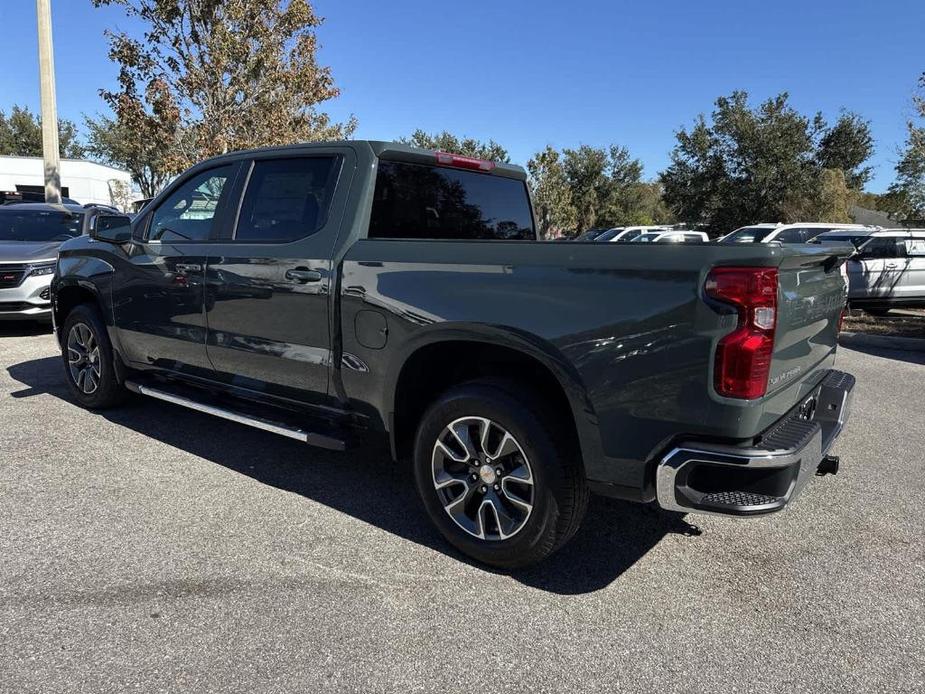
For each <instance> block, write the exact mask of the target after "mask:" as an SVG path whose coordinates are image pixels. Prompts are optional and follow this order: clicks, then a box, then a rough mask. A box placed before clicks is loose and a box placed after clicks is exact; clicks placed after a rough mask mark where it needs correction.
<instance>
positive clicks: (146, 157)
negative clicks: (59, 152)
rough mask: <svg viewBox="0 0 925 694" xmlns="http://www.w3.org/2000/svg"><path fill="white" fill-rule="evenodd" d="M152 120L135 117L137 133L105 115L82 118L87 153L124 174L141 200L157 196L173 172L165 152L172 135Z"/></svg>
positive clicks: (123, 122)
mask: <svg viewBox="0 0 925 694" xmlns="http://www.w3.org/2000/svg"><path fill="white" fill-rule="evenodd" d="M154 120H155V118H154V117H151V118H147V117H142V115H141V114H136V118H135V119H134V121H133V122H135V123H138V124H139V125H140V127H141V130H131V129H129V128H128V127H127V126H126V125H125V121H119V120H117V119H115V118H111V117H109V116H99V117H97V118H87V119H86V125H87V152H88V153H89V154H90V156H92V157H93V158H94V159H96V160H98V161H100V162H102V163H104V164H109V165H110V166H115V167H118V168H121V169H125V170H126V171H128V172H129V173H130V174H131V175H132V179H133V180H134V181H135V182H136V183H137V184H138V187H139V188H140V189H141V196H142V197H143V198H153V197H154V196H155V195H157V194H158V192H160V190H161V188H163V187H164V186H165V185H166V184H167V182H168V181H169V180H170V179H171V177H172V176H173V174H174V173H175V172H176V171H177V164H176V160H175V159H173V158H171V155H170V149H169V147H170V146H171V145H172V143H173V134H172V133H171V132H170V131H169V129H168V128H165V127H163V126H162V124H160V123H156V122H154ZM140 133H146V134H147V135H146V136H145V135H140Z"/></svg>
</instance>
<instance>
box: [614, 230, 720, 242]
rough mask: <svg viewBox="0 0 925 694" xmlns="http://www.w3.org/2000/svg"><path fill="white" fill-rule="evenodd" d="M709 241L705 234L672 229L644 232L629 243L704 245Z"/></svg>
mask: <svg viewBox="0 0 925 694" xmlns="http://www.w3.org/2000/svg"><path fill="white" fill-rule="evenodd" d="M709 240H710V237H709V236H707V234H706V233H705V232H702V231H689V230H687V229H673V230H671V231H644V232H642V233H641V234H639V235H638V236H636V237H635V238H634V239H632V240H631V243H706V242H707V241H709Z"/></svg>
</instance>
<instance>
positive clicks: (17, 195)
mask: <svg viewBox="0 0 925 694" xmlns="http://www.w3.org/2000/svg"><path fill="white" fill-rule="evenodd" d="M24 202H38V203H44V202H45V193H33V192H30V191H18V190H17V191H11V190H3V191H0V205H17V204H20V203H24ZM61 202H62V204H64V205H78V206H79V205H80V203H79V202H77V201H76V200H72V199H71V198H69V197H62V198H61Z"/></svg>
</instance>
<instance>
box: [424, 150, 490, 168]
mask: <svg viewBox="0 0 925 694" xmlns="http://www.w3.org/2000/svg"><path fill="white" fill-rule="evenodd" d="M436 154H437V163H438V164H440V165H442V166H454V167H456V168H457V169H472V170H474V171H493V170H494V168H495V162H493V161H488V160H487V159H476V158H475V157H464V156H463V155H461V154H450V153H449V152H437V153H436Z"/></svg>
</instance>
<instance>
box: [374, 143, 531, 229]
mask: <svg viewBox="0 0 925 694" xmlns="http://www.w3.org/2000/svg"><path fill="white" fill-rule="evenodd" d="M369 238H377V239H432V240H466V241H468V240H488V241H517V240H529V241H534V240H536V230H535V228H534V225H533V213H532V211H531V208H530V198H529V195H528V194H527V185H526V182H525V181H522V180H518V179H514V178H507V177H504V176H498V175H494V174H488V173H478V172H475V171H467V170H462V169H456V168H451V167H444V166H437V165H428V164H412V163H408V162H399V161H389V160H380V161H379V166H378V174H377V176H376V187H375V192H374V195H373V206H372V212H371V216H370V222H369Z"/></svg>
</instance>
